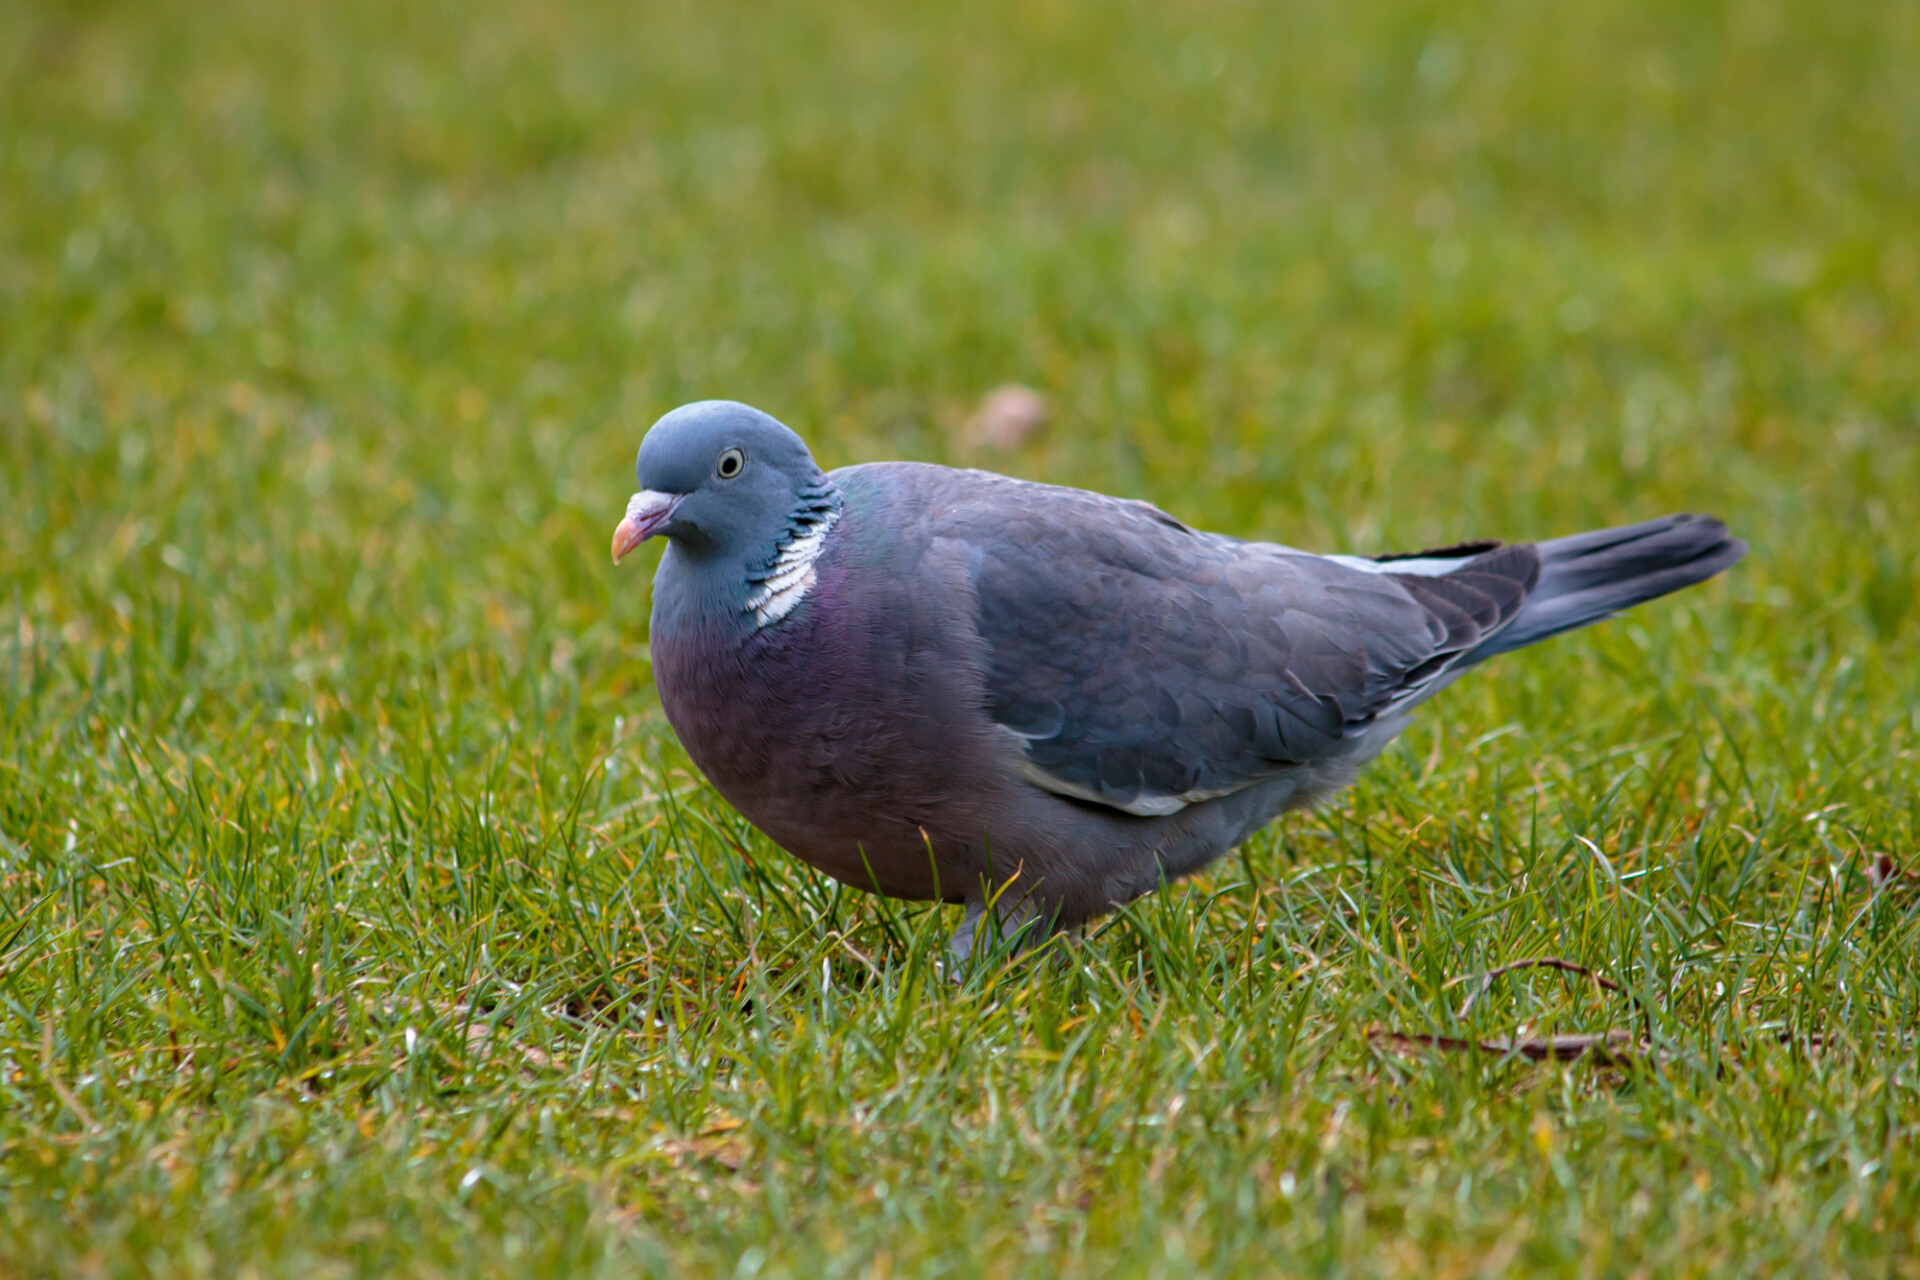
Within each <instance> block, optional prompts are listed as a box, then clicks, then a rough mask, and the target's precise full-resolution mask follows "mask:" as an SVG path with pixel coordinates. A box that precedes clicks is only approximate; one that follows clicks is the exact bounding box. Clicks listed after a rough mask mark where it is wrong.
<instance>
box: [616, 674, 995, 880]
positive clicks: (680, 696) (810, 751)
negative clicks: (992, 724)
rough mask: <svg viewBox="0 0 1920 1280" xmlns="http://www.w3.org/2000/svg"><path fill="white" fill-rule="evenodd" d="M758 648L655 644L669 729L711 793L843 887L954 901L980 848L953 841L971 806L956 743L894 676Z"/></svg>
mask: <svg viewBox="0 0 1920 1280" xmlns="http://www.w3.org/2000/svg"><path fill="white" fill-rule="evenodd" d="M752 645H753V640H751V639H750V640H749V641H748V644H747V645H746V646H742V645H739V644H737V643H736V644H733V645H728V644H725V643H717V644H710V645H700V644H697V643H692V644H688V643H673V642H671V641H669V642H666V643H661V642H660V641H656V642H655V644H654V679H655V682H656V684H657V686H658V688H659V691H660V701H661V706H662V708H663V709H664V710H665V711H666V714H667V720H668V723H670V724H671V725H672V726H673V728H674V732H675V733H676V734H677V735H678V736H679V738H680V742H681V745H682V746H683V747H685V748H686V751H687V754H688V755H689V756H691V757H692V758H693V762H694V763H695V764H696V765H698V766H699V767H700V770H701V771H702V772H703V773H705V774H706V776H707V778H708V780H709V781H711V782H712V783H713V786H714V789H715V790H717V791H718V792H719V793H720V794H721V796H722V797H724V798H725V799H726V801H727V803H729V804H731V805H732V806H733V807H734V808H736V809H738V810H739V811H740V813H741V814H742V815H744V816H745V817H746V818H747V820H748V821H749V822H751V823H753V825H754V826H755V827H757V828H759V829H760V830H761V831H762V832H764V833H765V834H766V835H767V836H768V837H769V838H770V839H772V840H773V841H774V843H776V844H778V845H779V846H780V847H781V848H783V849H785V850H786V851H787V852H789V853H791V854H793V855H794V856H795V857H797V858H799V859H800V860H801V861H803V862H806V863H808V864H809V865H811V866H813V867H816V868H818V869H819V870H821V871H824V872H826V873H827V874H828V875H830V876H833V877H834V878H835V879H837V880H841V881H843V882H845V883H847V884H850V885H853V886H855V887H858V888H863V889H870V890H876V891H878V892H880V893H883V894H886V895H888V896H891V897H900V898H915V899H930V898H957V897H958V896H959V894H960V891H961V889H960V886H961V885H962V884H963V883H964V881H965V879H966V875H965V872H966V868H967V866H968V865H969V862H970V851H969V849H968V848H967V847H966V846H967V844H968V843H969V842H966V841H964V840H962V839H959V838H957V837H956V836H955V834H954V832H953V824H954V821H955V818H956V815H957V814H958V813H959V812H960V811H962V810H964V809H965V808H967V806H966V804H965V802H964V798H963V797H960V796H958V795H956V794H955V793H954V791H953V788H952V786H951V782H950V780H951V778H952V776H953V774H954V772H955V770H954V768H953V765H954V761H953V758H952V748H953V746H954V735H953V734H951V733H947V734H945V735H934V734H930V733H929V732H928V730H929V729H930V728H931V727H932V726H930V725H928V724H927V723H926V722H925V721H924V719H923V718H922V717H919V716H917V715H915V714H914V712H913V707H914V706H915V705H916V702H917V699H916V697H915V694H916V692H917V691H916V690H914V689H913V688H912V687H911V685H910V682H907V681H903V680H902V679H900V678H899V673H897V672H888V671H887V670H886V669H885V668H875V667H873V666H869V665H863V664H860V663H858V662H838V663H833V664H827V665H824V666H823V665H822V664H821V663H819V662H817V661H814V662H808V663H805V664H801V663H797V662H789V661H783V660H781V659H782V654H781V653H780V652H779V650H778V649H777V648H775V647H773V646H766V645H763V646H761V648H760V651H759V652H755V651H753V648H752ZM943 748H944V749H943ZM923 833H924V834H923ZM936 833H937V836H936ZM930 842H931V843H932V844H933V845H934V847H933V849H932V850H931V851H930V850H929V843H930Z"/></svg>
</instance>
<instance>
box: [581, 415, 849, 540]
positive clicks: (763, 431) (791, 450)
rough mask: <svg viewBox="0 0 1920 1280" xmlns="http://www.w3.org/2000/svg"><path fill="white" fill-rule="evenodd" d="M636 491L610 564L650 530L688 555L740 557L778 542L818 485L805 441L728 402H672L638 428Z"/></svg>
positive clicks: (615, 536) (817, 473) (817, 471)
mask: <svg viewBox="0 0 1920 1280" xmlns="http://www.w3.org/2000/svg"><path fill="white" fill-rule="evenodd" d="M634 470H635V472H636V473H637V474H638V476H639V479H640V492H638V493H636V494H634V495H633V497H632V498H630V499H628V500H627V514H626V518H625V519H623V520H621V521H620V525H619V527H618V528H616V529H615V530H614V531H613V562H614V563H615V564H618V563H620V558H621V557H622V556H624V555H626V554H627V553H628V552H629V551H632V550H633V549H634V548H635V547H637V546H639V545H640V544H641V543H642V542H645V541H646V540H647V539H648V538H651V537H652V536H653V535H655V534H656V533H658V534H664V535H665V536H666V537H668V538H670V539H672V540H673V541H674V542H675V543H677V544H679V545H681V546H684V547H685V548H686V549H687V550H688V551H690V552H693V553H695V554H697V555H705V554H718V555H722V556H724V555H728V554H741V555H748V554H752V553H755V552H757V551H758V550H759V549H761V548H762V547H764V546H765V545H767V544H769V543H770V542H773V541H776V540H778V539H779V538H780V537H781V535H782V534H783V533H784V532H785V531H786V529H787V528H788V526H789V524H790V522H791V519H792V515H793V512H794V509H795V507H796V505H797V504H799V503H801V502H802V501H804V498H805V495H806V494H807V493H808V492H809V491H810V490H812V489H814V488H817V487H818V485H819V484H820V483H821V475H820V468H819V466H817V465H816V464H815V463H814V460H813V455H812V454H811V453H809V452H808V451H807V446H806V442H805V441H803V440H801V439H800V437H799V436H797V435H795V434H794V433H793V432H792V431H790V430H789V429H788V428H787V427H785V426H784V425H782V424H781V423H779V422H778V421H776V420H775V419H773V418H771V417H769V416H767V415H766V414H764V413H762V412H760V411H759V410H758V409H755V408H752V407H750V406H748V405H744V404H739V403H737V402H735V401H732V400H700V401H696V402H694V403H693V404H684V405H681V406H680V407H679V408H678V409H675V410H674V411H673V412H671V413H669V414H667V415H666V416H665V417H663V418H661V419H660V420H659V421H658V422H656V423H654V424H653V426H652V427H651V428H649V429H648V431H647V434H646V438H645V439H643V440H642V441H641V442H640V457H639V460H638V461H637V462H636V463H635V467H634Z"/></svg>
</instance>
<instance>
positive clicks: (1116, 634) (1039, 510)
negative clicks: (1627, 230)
mask: <svg viewBox="0 0 1920 1280" xmlns="http://www.w3.org/2000/svg"><path fill="white" fill-rule="evenodd" d="M635 473H636V477H637V479H638V481H639V485H640V490H639V492H637V493H635V494H634V495H633V496H632V498H631V499H630V500H629V501H628V503H627V507H626V511H625V514H624V516H623V517H622V519H621V520H620V522H619V524H618V526H617V527H616V529H615V531H614V535H613V547H612V550H613V559H614V563H615V564H616V565H617V564H618V563H619V562H620V560H621V559H622V558H623V557H624V556H626V555H627V554H628V553H629V552H631V551H632V550H633V549H634V548H635V547H637V546H639V545H640V544H641V543H642V542H645V541H646V540H647V539H649V538H652V537H655V536H662V537H664V538H665V539H666V547H665V549H664V551H663V552H662V553H661V556H660V560H659V565H658V567H657V569H656V571H655V576H654V582H653V599H652V615H651V621H650V627H649V632H648V646H649V651H650V654H651V659H652V666H653V676H654V682H655V685H656V688H657V691H658V695H659V700H660V705H661V707H662V709H663V710H664V712H665V715H666V719H667V721H668V723H669V724H670V725H671V726H672V728H673V730H674V732H675V733H676V734H677V735H678V737H679V739H680V742H681V744H682V745H683V746H684V748H685V750H686V752H687V754H688V756H689V757H690V758H691V759H692V760H693V762H694V763H695V764H696V765H697V766H698V767H699V769H700V770H701V771H702V772H703V773H704V774H705V775H706V777H707V779H708V780H709V781H710V782H711V783H712V785H713V787H714V788H715V789H716V790H717V791H718V792H719V794H720V795H721V796H722V797H723V798H724V799H725V800H726V801H727V802H728V803H729V804H731V805H732V806H733V807H734V808H736V809H737V810H739V812H740V813H741V814H742V815H744V816H745V817H746V818H747V819H748V821H750V822H751V823H752V824H753V825H754V826H755V827H757V828H758V829H759V830H760V831H761V832H763V833H764V834H765V835H766V836H768V837H769V838H770V839H771V840H772V841H773V842H774V843H775V844H777V845H779V846H780V847H781V848H783V849H785V850H787V851H788V852H789V853H791V854H792V855H793V856H795V857H797V858H798V859H800V860H801V861H802V862H805V863H807V864H809V865H810V866H812V867H815V868H817V869H818V870H820V871H822V872H824V873H826V874H827V875H829V876H831V877H833V878H834V879H836V880H839V881H841V882H843V883H845V884H847V885H850V886H853V887H856V888H860V889H864V890H870V891H872V892H876V893H879V894H883V895H887V896H890V897H894V898H903V899H911V900H920V901H935V902H946V903H954V904H960V905H962V906H964V908H965V910H964V911H963V912H962V917H961V920H960V923H959V925H958V927H957V929H956V930H955V932H954V934H953V936H952V938H951V940H950V943H949V947H950V950H951V953H952V957H953V959H954V960H955V961H956V962H957V963H960V964H964V962H966V961H967V960H968V958H969V957H971V956H974V955H975V954H984V953H985V952H986V950H987V948H986V946H985V945H984V944H985V941H986V940H987V939H989V938H991V939H994V940H995V945H1002V944H1005V945H1011V946H1012V947H1013V948H1014V949H1015V950H1021V949H1025V948H1028V947H1031V946H1033V945H1035V944H1036V943H1038V942H1039V941H1041V940H1044V939H1045V938H1047V937H1049V936H1051V935H1053V934H1055V933H1059V932H1063V931H1068V930H1074V929H1078V928H1079V927H1081V926H1082V925H1084V924H1086V923H1087V922H1088V921H1091V920H1094V919H1096V918H1098V917H1100V916H1102V915H1103V914H1105V913H1108V912H1111V911H1113V910H1115V909H1117V908H1119V907H1121V906H1123V905H1125V904H1126V903H1129V902H1131V901H1133V900H1135V899H1137V898H1139V897H1141V896H1142V895H1144V894H1147V893H1149V892H1151V891H1153V890H1154V889H1156V888H1158V887H1159V886H1161V885H1163V884H1167V883H1170V882H1172V881H1176V880H1179V879H1180V878H1182V877H1184V876H1188V875H1191V874H1193V873H1195V872H1197V871H1199V870H1200V869H1202V868H1204V867H1205V866H1207V865H1208V864H1209V863H1211V862H1213V861H1214V860H1215V859H1217V858H1219V857H1221V856H1222V855H1223V854H1225V853H1227V852H1228V851H1229V850H1231V849H1233V848H1234V847H1235V846H1236V845H1238V844H1240V843H1241V842H1242V841H1244V840H1246V839H1247V838H1248V837H1249V836H1251V835H1252V834H1254V833H1255V832H1257V831H1259V830H1260V829H1261V828H1262V827H1264V826H1266V825H1267V824H1268V823H1270V822H1272V821H1273V820H1274V819H1276V818H1277V817H1278V816H1279V815H1281V814H1282V813H1284V812H1287V811H1289V810H1293V809H1299V808H1302V807H1304V806H1308V805H1313V804H1316V803H1318V802H1321V801H1323V800H1326V799H1327V798H1328V797H1330V796H1332V795H1333V794H1334V793H1335V792H1338V791H1339V790H1341V789H1342V788H1344V787H1346V786H1347V785H1348V784H1350V783H1351V782H1352V781H1353V780H1354V778H1355V777H1356V775H1357V774H1358V773H1359V771H1360V769H1361V768H1362V766H1364V765H1365V764H1367V763H1368V762H1369V761H1371V760H1372V759H1374V758H1375V757H1376V756H1378V755H1379V754H1380V752H1381V751H1382V749H1383V748H1385V747H1386V745H1387V744H1388V743H1389V742H1391V741H1392V740H1393V738H1394V737H1395V736H1396V735H1397V734H1399V733H1400V732H1401V730H1403V729H1404V728H1405V727H1406V726H1407V724H1408V722H1409V719H1410V717H1411V716H1412V714H1413V712H1414V711H1415V710H1416V709H1417V708H1418V707H1419V706H1420V705H1421V704H1423V703H1425V702H1426V701H1427V700H1428V699H1430V698H1432V697H1433V696H1434V695H1435V694H1436V693H1438V692H1439V691H1440V690H1441V689H1443V688H1445V687H1446V686H1447V685H1449V684H1450V683H1452V682H1453V681H1454V680H1455V679H1456V678H1458V677H1459V676H1461V675H1462V674H1464V673H1465V672H1467V671H1468V670H1470V669H1471V668H1473V667H1476V666H1479V665H1480V664H1481V663H1483V662H1486V661H1487V660H1489V659H1491V658H1494V657H1497V656H1499V655H1501V654H1504V653H1508V652H1510V651H1512V650H1515V649H1520V648H1523V647H1525V646H1527V645H1531V644H1535V643H1537V642H1539V641H1542V640H1545V639H1548V638H1549V637H1551V636H1556V635H1559V634H1561V633H1562V632H1565V631H1570V630H1572V629H1574V628H1576V627H1583V626H1586V625H1588V624H1589V623H1593V622H1597V621H1599V620H1601V619H1603V618H1607V617H1609V616H1612V615H1613V614H1616V613H1618V612H1620V611H1621V610H1623V609H1626V608H1629V607H1631V606H1633V605H1637V604H1640V603H1642V602H1644V601H1647V600H1651V599H1653V598H1655V597H1657V596H1662V595H1666V594H1667V593H1669V592H1673V591H1678V590H1680V589H1681V588H1684V587H1687V586H1691V585H1693V584H1695V583H1699V582H1703V581H1705V580H1706V579H1708V578H1711V577H1713V576H1714V575H1715V574H1718V573H1719V572H1721V571H1722V570H1724V569H1726V568H1727V567H1728V566H1730V565H1732V564H1733V563H1734V562H1735V561H1737V560H1739V559H1740V558H1741V556H1742V555H1744V554H1745V552H1746V549H1747V548H1746V544H1745V543H1744V542H1742V541H1740V540H1739V539H1737V538H1734V537H1731V536H1730V535H1729V534H1728V532H1727V529H1726V527H1725V526H1724V525H1723V524H1722V523H1721V522H1720V521H1718V520H1716V519H1713V518H1710V517H1705V516H1697V515H1671V516H1667V517H1665V518H1662V519H1656V520H1650V521H1646V522H1644V523H1640V524H1631V525H1626V526H1622V527H1617V528H1610V529H1601V530H1597V531H1593V532H1587V533H1579V534H1574V535H1572V536H1570V537H1559V538H1553V539H1549V540H1546V541H1541V542H1534V543H1503V542H1500V541H1496V540H1492V539H1485V540H1480V541H1473V542H1461V543H1457V544H1455V545H1452V546H1447V547H1441V548H1437V549H1433V550H1427V551H1420V552H1414V553H1409V554H1393V555H1378V556H1358V555H1317V554H1313V553H1310V552H1306V551H1300V550H1296V549H1294V548H1292V547H1287V546H1282V545H1280V544H1277V543H1270V542H1256V541H1244V540H1241V539H1237V538H1232V537H1227V536H1224V535H1222V534H1217V533H1207V532H1203V531H1201V530H1198V529H1194V528H1191V527H1189V526H1188V525H1186V524H1184V523H1182V522H1181V521H1179V520H1177V519H1175V518H1174V517H1172V516H1170V515H1168V514H1166V513H1165V512H1163V511H1161V510H1159V509H1157V508H1156V507H1153V506H1151V505H1149V504H1148V503H1145V502H1140V501H1133V500H1126V499H1120V498H1113V497H1108V496H1105V495H1102V494H1098V493H1093V492H1089V491H1086V490H1081V489H1072V488H1064V487H1060V486H1055V485H1048V484H1040V483H1035V482H1031V481H1027V480H1020V479H1014V478H1011V477H1008V476H1002V475H997V474H993V473H990V472H986V471H977V470H959V469H955V468H949V467H943V466H937V465H934V464H930V463H919V462H901V461H884V462H868V463H861V464H858V465H854V466H849V467H843V468H839V469H837V470H834V471H831V472H827V471H822V470H821V468H820V466H819V465H818V464H817V463H816V462H815V461H814V457H813V454H812V452H811V451H810V450H809V449H808V447H807V445H806V443H805V441H803V440H802V439H801V437H800V436H799V435H798V434H796V433H795V432H794V431H792V430H791V429H790V428H788V427H787V426H786V425H784V424H783V423H781V422H780V421H778V420H777V419H775V418H773V417H771V416H769V415H768V414H766V413H763V412H761V411H760V410H758V409H755V408H752V407H750V406H748V405H745V404H741V403H738V402H735V401H727V400H704V401H698V402H695V403H692V404H687V405H682V406H681V407H679V408H676V409H674V410H672V411H671V412H669V413H667V414H666V415H664V416H663V417H661V418H660V419H659V420H658V421H656V422H655V423H654V424H653V425H652V426H651V427H650V428H649V429H648V430H647V432H646V434H645V435H644V437H643V438H642V440H641V443H640V448H639V456H638V458H637V460H636V464H635ZM1009 940H1011V941H1010V942H1009Z"/></svg>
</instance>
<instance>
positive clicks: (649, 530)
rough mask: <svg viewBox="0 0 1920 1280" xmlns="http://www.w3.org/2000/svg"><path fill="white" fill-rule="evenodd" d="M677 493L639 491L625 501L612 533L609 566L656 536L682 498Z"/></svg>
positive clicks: (682, 495)
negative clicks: (622, 518) (625, 505)
mask: <svg viewBox="0 0 1920 1280" xmlns="http://www.w3.org/2000/svg"><path fill="white" fill-rule="evenodd" d="M685 496H686V495H684V494H679V493H657V492H655V491H654V490H652V489H642V490H641V491H640V492H639V493H636V494H634V495H633V496H632V497H631V498H628V499H627V515H626V518H625V519H624V520H622V521H621V522H620V524H619V527H618V528H616V529H614V531H613V562H614V563H615V564H619V563H620V559H621V557H622V556H624V555H626V554H627V552H629V551H631V550H633V549H634V548H635V547H637V546H639V545H640V544H641V543H643V542H645V541H646V540H647V539H648V538H651V537H652V536H653V535H654V534H656V533H658V532H660V526H662V525H664V524H665V523H666V522H667V521H668V520H671V519H672V518H673V509H674V508H675V507H677V506H679V505H680V499H681V498H683V497H685Z"/></svg>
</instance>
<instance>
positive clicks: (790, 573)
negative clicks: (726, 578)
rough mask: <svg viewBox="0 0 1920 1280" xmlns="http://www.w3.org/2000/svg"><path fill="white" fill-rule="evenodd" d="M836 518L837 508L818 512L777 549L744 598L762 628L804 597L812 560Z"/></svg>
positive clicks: (811, 575) (810, 584)
mask: <svg viewBox="0 0 1920 1280" xmlns="http://www.w3.org/2000/svg"><path fill="white" fill-rule="evenodd" d="M839 520H840V513H839V511H837V510H829V511H825V512H822V513H821V515H820V518H819V519H818V520H815V521H814V522H813V523H812V524H811V525H809V526H808V527H807V529H806V531H805V532H804V533H800V534H797V535H795V537H794V538H793V540H792V541H791V542H789V543H787V545H786V546H784V547H781V548H780V554H779V555H777V556H776V557H774V561H773V564H772V566H771V567H769V568H768V570H767V576H766V578H765V579H763V580H762V581H761V583H760V585H759V586H758V587H756V588H755V589H754V592H753V594H752V595H750V596H748V597H747V605H746V607H747V611H748V612H750V613H752V614H753V620H754V622H755V623H756V624H757V625H759V626H762V627H765V626H769V625H771V624H773V623H775V622H778V621H780V619H782V618H784V617H786V616H787V615H788V614H789V613H792V612H793V610H794V607H795V606H796V605H798V604H799V603H800V602H801V601H802V600H804V599H806V598H807V592H808V591H809V590H810V589H811V588H812V587H813V582H814V571H813V562H814V561H815V560H818V559H819V558H820V553H821V551H823V550H825V549H826V545H827V531H828V530H830V529H832V528H833V526H834V525H835V524H837V523H839Z"/></svg>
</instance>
